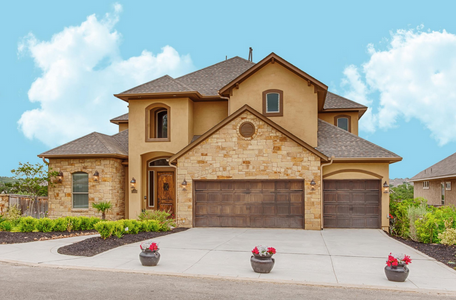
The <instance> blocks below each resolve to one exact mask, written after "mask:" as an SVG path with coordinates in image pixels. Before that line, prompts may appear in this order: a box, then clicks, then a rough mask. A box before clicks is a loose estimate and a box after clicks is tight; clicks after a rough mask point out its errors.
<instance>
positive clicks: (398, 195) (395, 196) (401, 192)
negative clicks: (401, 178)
mask: <svg viewBox="0 0 456 300" xmlns="http://www.w3.org/2000/svg"><path fill="white" fill-rule="evenodd" d="M409 199H413V185H411V184H410V183H408V182H404V183H403V184H400V185H398V186H392V187H391V188H390V200H391V201H401V200H409Z"/></svg>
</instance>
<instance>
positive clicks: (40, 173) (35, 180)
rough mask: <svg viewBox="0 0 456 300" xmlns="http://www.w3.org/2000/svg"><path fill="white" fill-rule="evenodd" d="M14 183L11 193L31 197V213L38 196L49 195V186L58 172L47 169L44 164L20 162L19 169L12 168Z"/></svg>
mask: <svg viewBox="0 0 456 300" xmlns="http://www.w3.org/2000/svg"><path fill="white" fill-rule="evenodd" d="M11 173H13V178H14V183H12V184H11V190H10V192H11V193H16V194H22V195H27V196H30V197H31V200H30V205H29V214H31V213H32V209H33V206H34V204H35V202H36V201H37V200H38V197H42V196H47V195H48V186H50V185H52V181H51V179H52V178H53V177H55V176H57V175H58V172H56V171H52V170H49V171H48V170H46V166H45V165H42V164H39V163H37V164H31V163H29V162H27V163H24V164H23V163H21V162H19V167H18V168H17V169H13V170H11Z"/></svg>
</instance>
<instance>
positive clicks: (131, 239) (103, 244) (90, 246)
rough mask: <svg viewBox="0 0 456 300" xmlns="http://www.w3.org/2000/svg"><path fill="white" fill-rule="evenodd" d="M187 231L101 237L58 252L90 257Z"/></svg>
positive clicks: (65, 247)
mask: <svg viewBox="0 0 456 300" xmlns="http://www.w3.org/2000/svg"><path fill="white" fill-rule="evenodd" d="M187 229H188V228H174V229H173V230H170V231H159V232H140V233H138V234H126V235H124V236H123V237H121V238H120V239H119V238H118V237H115V236H112V237H110V238H107V239H106V240H104V239H102V238H101V237H93V238H89V239H85V240H83V241H80V242H77V243H74V244H71V245H68V246H64V247H61V248H59V249H58V250H57V252H58V253H60V254H65V255H74V256H89V257H90V256H94V255H97V254H100V253H102V252H105V251H108V250H111V249H114V248H117V247H120V246H123V245H127V244H132V243H137V242H141V241H144V240H149V239H153V238H157V237H160V236H164V235H168V234H172V233H176V232H182V231H185V230H187ZM138 249H139V247H138Z"/></svg>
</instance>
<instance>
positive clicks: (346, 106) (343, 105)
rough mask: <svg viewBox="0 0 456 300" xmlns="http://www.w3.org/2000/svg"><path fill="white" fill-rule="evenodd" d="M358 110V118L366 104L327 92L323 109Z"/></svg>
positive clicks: (364, 109) (364, 110) (365, 108)
mask: <svg viewBox="0 0 456 300" xmlns="http://www.w3.org/2000/svg"><path fill="white" fill-rule="evenodd" d="M341 110H342V111H346V110H349V111H350V110H352V111H359V118H361V116H362V115H363V114H364V113H365V112H366V110H367V106H364V105H362V104H359V103H357V102H355V101H352V100H349V99H347V98H344V97H341V96H339V95H336V94H334V93H331V92H329V91H328V92H327V94H326V99H325V105H324V106H323V111H341Z"/></svg>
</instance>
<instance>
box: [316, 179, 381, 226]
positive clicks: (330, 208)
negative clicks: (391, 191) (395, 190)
mask: <svg viewBox="0 0 456 300" xmlns="http://www.w3.org/2000/svg"><path fill="white" fill-rule="evenodd" d="M323 203H324V204H323V205H324V210H323V212H324V213H323V218H324V221H323V222H324V225H323V226H324V227H325V228H380V221H381V220H380V216H381V206H380V204H381V181H380V180H324V181H323Z"/></svg>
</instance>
